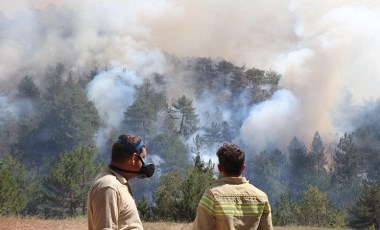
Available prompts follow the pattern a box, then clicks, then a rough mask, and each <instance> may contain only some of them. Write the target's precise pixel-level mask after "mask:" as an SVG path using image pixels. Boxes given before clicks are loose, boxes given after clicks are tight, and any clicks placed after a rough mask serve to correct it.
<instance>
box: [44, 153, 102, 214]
mask: <svg viewBox="0 0 380 230" xmlns="http://www.w3.org/2000/svg"><path fill="white" fill-rule="evenodd" d="M94 158H95V150H94V149H88V148H85V147H81V148H75V149H74V150H72V151H71V152H68V153H63V154H61V155H60V156H59V158H58V160H57V162H56V163H55V164H54V165H52V166H51V168H50V171H49V174H48V176H47V178H46V181H45V183H44V185H45V188H46V189H45V193H46V198H47V199H46V201H47V204H48V205H47V206H46V209H47V210H48V211H47V213H46V215H47V216H51V217H66V216H70V217H73V216H76V215H78V214H79V213H81V214H82V215H84V214H85V210H86V200H87V192H88V189H89V188H90V185H91V182H92V180H93V178H94V177H95V176H96V174H97V173H98V171H99V169H100V164H98V163H96V162H95V161H94Z"/></svg>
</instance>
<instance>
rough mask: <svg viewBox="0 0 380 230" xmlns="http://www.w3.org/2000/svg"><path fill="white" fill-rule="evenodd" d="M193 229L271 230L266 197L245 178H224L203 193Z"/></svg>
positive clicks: (269, 210)
mask: <svg viewBox="0 0 380 230" xmlns="http://www.w3.org/2000/svg"><path fill="white" fill-rule="evenodd" d="M193 229H201V230H208V229H218V230H224V229H226V230H229V229H250V230H251V229H252V230H256V229H260V230H261V229H265V230H266V229H268V230H272V229H273V227H272V217H271V209H270V205H269V201H268V197H267V195H266V194H265V193H264V192H263V191H261V190H259V189H258V188H256V187H255V186H253V185H252V184H250V183H249V181H248V180H246V178H245V177H223V178H221V179H219V180H216V181H214V182H213V183H212V184H211V186H210V187H209V188H208V189H206V191H205V192H204V194H203V196H202V198H201V200H200V202H199V205H198V210H197V216H196V218H195V221H194V224H193Z"/></svg>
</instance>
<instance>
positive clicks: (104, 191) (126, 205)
mask: <svg viewBox="0 0 380 230" xmlns="http://www.w3.org/2000/svg"><path fill="white" fill-rule="evenodd" d="M87 218H88V229H89V230H93V229H123V230H126V229H136V230H137V229H138V230H141V229H143V225H142V223H141V220H140V217H139V214H138V211H137V207H136V203H135V200H134V199H133V197H132V194H131V190H130V188H129V184H128V181H127V180H126V179H125V178H124V177H122V176H121V175H120V174H118V173H117V172H115V171H114V170H111V169H109V168H107V169H105V170H104V171H103V172H101V173H100V174H99V175H98V176H97V177H96V179H95V181H94V182H93V184H92V186H91V188H90V191H89V192H88V200H87Z"/></svg>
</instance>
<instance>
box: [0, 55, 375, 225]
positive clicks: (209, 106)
mask: <svg viewBox="0 0 380 230" xmlns="http://www.w3.org/2000/svg"><path fill="white" fill-rule="evenodd" d="M167 58H168V59H170V63H171V65H172V68H171V69H170V71H163V72H160V73H154V74H150V75H146V76H144V75H139V74H138V73H136V72H133V71H131V70H129V69H128V68H119V69H116V70H115V69H112V68H111V67H110V68H108V67H107V68H103V69H100V68H95V69H93V70H92V71H90V72H88V73H87V72H83V71H73V70H71V69H69V68H68V67H67V66H65V65H64V64H62V63H57V64H56V66H48V67H47V68H46V72H45V74H44V75H43V76H33V75H26V76H23V77H22V80H21V81H20V82H19V83H18V84H17V87H16V88H14V89H8V90H3V91H2V92H0V100H1V102H2V103H1V104H0V106H1V110H0V204H1V205H0V214H1V215H5V216H8V215H21V216H41V217H44V218H65V217H73V216H77V215H85V214H86V197H87V190H88V188H89V185H90V184H91V181H92V179H93V178H94V177H95V175H96V174H97V173H98V172H99V170H100V168H101V167H104V166H105V165H106V164H108V161H109V158H110V147H111V145H112V142H113V141H114V140H115V139H116V138H117V136H118V135H119V134H121V133H134V134H138V135H141V136H142V137H143V138H144V139H145V140H146V143H147V149H148V158H149V161H151V162H153V163H154V164H155V165H156V167H157V170H156V173H155V174H154V176H153V177H152V178H150V179H146V180H137V179H136V180H134V181H133V182H132V189H133V193H134V195H135V199H136V201H137V203H138V208H139V211H140V214H141V216H142V218H143V219H144V220H145V221H154V220H173V221H192V220H193V218H194V217H195V211H196V207H197V204H198V201H199V199H200V197H201V195H202V193H203V191H204V189H205V188H206V187H207V186H208V185H209V183H210V181H211V180H212V179H213V178H216V177H217V176H218V174H217V173H216V171H215V168H214V166H215V164H216V163H217V162H216V161H215V160H216V158H215V150H216V148H217V147H218V146H219V145H220V144H222V143H224V142H234V143H237V144H239V145H241V146H242V147H243V149H244V150H245V152H246V164H247V169H246V171H245V173H244V175H245V176H246V177H247V178H248V179H249V180H250V182H252V183H253V184H254V185H255V186H256V187H258V188H260V189H262V190H264V191H265V192H266V193H267V194H268V196H269V198H270V202H271V206H272V210H273V218H274V223H275V224H276V225H309V226H326V227H336V226H347V225H349V226H351V227H354V228H370V227H372V228H380V216H379V213H380V117H379V116H378V114H379V112H380V101H376V100H375V101H371V102H367V103H368V104H367V105H366V107H365V108H364V107H363V109H361V110H360V112H358V113H357V114H356V115H355V116H354V117H353V118H352V119H353V120H355V122H356V123H355V124H356V126H355V128H354V129H351V130H347V131H346V132H343V133H342V134H336V135H335V134H334V135H333V138H328V137H323V136H322V135H321V134H320V132H319V130H313V132H314V136H313V137H312V142H311V143H305V142H304V140H302V139H301V138H302V137H297V135H296V134H290V135H291V136H293V137H292V138H290V139H289V140H285V141H286V142H288V144H287V145H286V148H285V149H283V148H282V147H281V146H279V145H277V144H276V143H270V144H268V143H266V144H265V147H264V148H255V147H252V146H249V145H247V144H246V142H244V141H242V137H241V135H242V134H241V131H240V128H241V127H242V124H243V122H244V120H243V118H244V117H246V116H247V115H248V114H249V112H250V110H249V108H251V107H253V106H256V105H258V106H260V105H264V104H263V103H264V102H266V101H268V100H270V99H271V98H272V97H273V96H274V95H276V94H278V93H280V92H283V91H284V90H286V89H283V88H281V87H280V86H279V81H280V79H281V75H280V74H279V73H277V72H276V71H274V70H271V69H269V70H262V69H258V68H254V67H246V66H236V65H235V64H233V63H232V62H230V61H227V60H223V59H221V60H217V59H211V58H178V57H173V56H168V57H167ZM172 76H181V82H182V83H183V86H184V87H188V88H191V90H189V91H182V88H178V89H177V90H175V89H173V88H172V86H171V87H170V88H169V87H168V85H169V84H168V83H169V82H170V81H172V79H173V78H172ZM36 78H38V79H43V81H42V82H41V81H39V82H38V83H37V82H36V81H35V79H36ZM171 85H172V84H171ZM100 87H103V88H106V90H101V88H100ZM171 91H173V92H174V91H176V92H175V93H171ZM190 92H191V93H190ZM104 98H108V99H110V100H108V101H102V99H104ZM105 108H107V109H105ZM278 116H281V114H278ZM264 125H267V126H268V127H271V129H272V131H273V132H276V126H275V125H273V124H270V123H268V124H264ZM289 132H291V131H289ZM257 135H258V136H260V133H257Z"/></svg>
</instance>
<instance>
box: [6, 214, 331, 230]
mask: <svg viewBox="0 0 380 230" xmlns="http://www.w3.org/2000/svg"><path fill="white" fill-rule="evenodd" d="M143 225H144V229H146V230H190V229H191V225H192V224H191V223H174V222H152V223H150V222H143ZM21 229H22V230H25V229H26V230H37V229H38V230H40V229H47V230H57V229H59V230H86V229H88V228H87V219H86V218H85V217H80V218H75V219H64V220H45V219H37V218H17V217H0V230H21ZM274 229H275V230H331V229H332V228H330V229H328V228H316V227H275V228H274Z"/></svg>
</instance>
